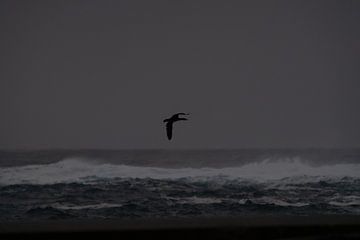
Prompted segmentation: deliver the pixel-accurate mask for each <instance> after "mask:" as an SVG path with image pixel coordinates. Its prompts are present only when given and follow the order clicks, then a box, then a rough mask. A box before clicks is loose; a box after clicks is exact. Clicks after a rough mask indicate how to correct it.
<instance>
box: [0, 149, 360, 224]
mask: <svg viewBox="0 0 360 240" xmlns="http://www.w3.org/2000/svg"><path fill="white" fill-rule="evenodd" d="M246 215H262V216H263V215H271V216H274V215H291V216H309V215H360V149H302V150H281V149H243V150H47V151H0V222H14V221H15V222H16V221H25V222H26V221H43V220H46V221H47V220H97V219H134V218H136V219H139V218H167V217H172V218H173V217H175V218H189V217H228V216H231V217H234V216H246Z"/></svg>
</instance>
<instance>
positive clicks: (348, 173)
mask: <svg viewBox="0 0 360 240" xmlns="http://www.w3.org/2000/svg"><path fill="white" fill-rule="evenodd" d="M346 177H350V178H360V164H354V163H352V164H333V165H323V166H317V167H315V166H311V165H308V164H306V163H305V162H303V161H301V160H300V159H298V158H296V159H283V160H278V161H269V160H264V161H262V162H254V163H249V164H245V165H243V166H238V167H227V168H159V167H140V166H129V165H116V164H109V163H99V162H95V161H91V160H88V159H80V158H69V159H64V160H62V161H59V162H57V163H52V164H47V165H26V166H21V167H8V168H0V185H14V184H56V183H71V182H78V183H84V184H87V183H92V182H94V181H97V180H104V179H114V178H116V179H124V178H125V179H127V178H152V179H189V180H195V181H197V180H204V179H205V180H211V179H226V180H236V179H242V180H252V181H269V180H281V179H287V181H290V182H291V181H295V182H299V181H320V180H329V179H338V180H339V179H342V178H346Z"/></svg>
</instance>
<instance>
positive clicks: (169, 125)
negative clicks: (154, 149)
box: [166, 122, 173, 140]
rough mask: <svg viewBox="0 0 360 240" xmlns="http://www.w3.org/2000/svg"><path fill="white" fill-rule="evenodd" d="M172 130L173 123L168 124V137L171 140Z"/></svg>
mask: <svg viewBox="0 0 360 240" xmlns="http://www.w3.org/2000/svg"><path fill="white" fill-rule="evenodd" d="M172 129H173V123H172V122H168V123H166V135H167V137H168V139H169V140H171V137H172Z"/></svg>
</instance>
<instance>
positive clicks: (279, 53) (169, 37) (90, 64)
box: [0, 0, 360, 149]
mask: <svg viewBox="0 0 360 240" xmlns="http://www.w3.org/2000/svg"><path fill="white" fill-rule="evenodd" d="M0 31H1V38H0V53H1V54H0V100H1V101H0V107H1V117H0V148H2V149H9V148H222V147H226V148H246V147H284V148H290V147H291V148H297V147H360V128H359V124H360V108H359V103H360V67H359V66H360V1H331V0H324V1H287V0H284V1H268V0H266V1H253V0H249V1H237V0H236V1H223V0H222V1H209V0H206V1H196V0H191V1H148V0H143V1H134V0H130V1H123V0H122V1H104V0H99V1H88V0H86V1H85V0H84V1H76V0H75V1H70V0H69V1H47V0H46V1H45V0H44V1H25V0H24V1H18V0H11V1H10V0H9V1H6V0H5V1H4V0H3V1H1V2H0ZM179 111H185V112H190V113H191V116H190V118H191V121H189V122H184V123H178V124H177V125H176V126H175V132H174V135H175V136H174V140H173V141H172V142H168V141H167V139H166V135H165V129H164V126H163V123H162V120H163V118H166V117H168V116H169V115H171V114H172V113H174V112H179Z"/></svg>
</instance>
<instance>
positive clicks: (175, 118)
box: [163, 113, 189, 140]
mask: <svg viewBox="0 0 360 240" xmlns="http://www.w3.org/2000/svg"><path fill="white" fill-rule="evenodd" d="M180 115H189V114H188V113H176V114H174V115H172V116H171V118H167V119H165V120H164V121H163V122H166V135H167V137H168V139H169V140H171V138H172V131H173V123H174V122H177V121H182V120H183V121H184V120H188V119H187V118H184V117H179V116H180Z"/></svg>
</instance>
